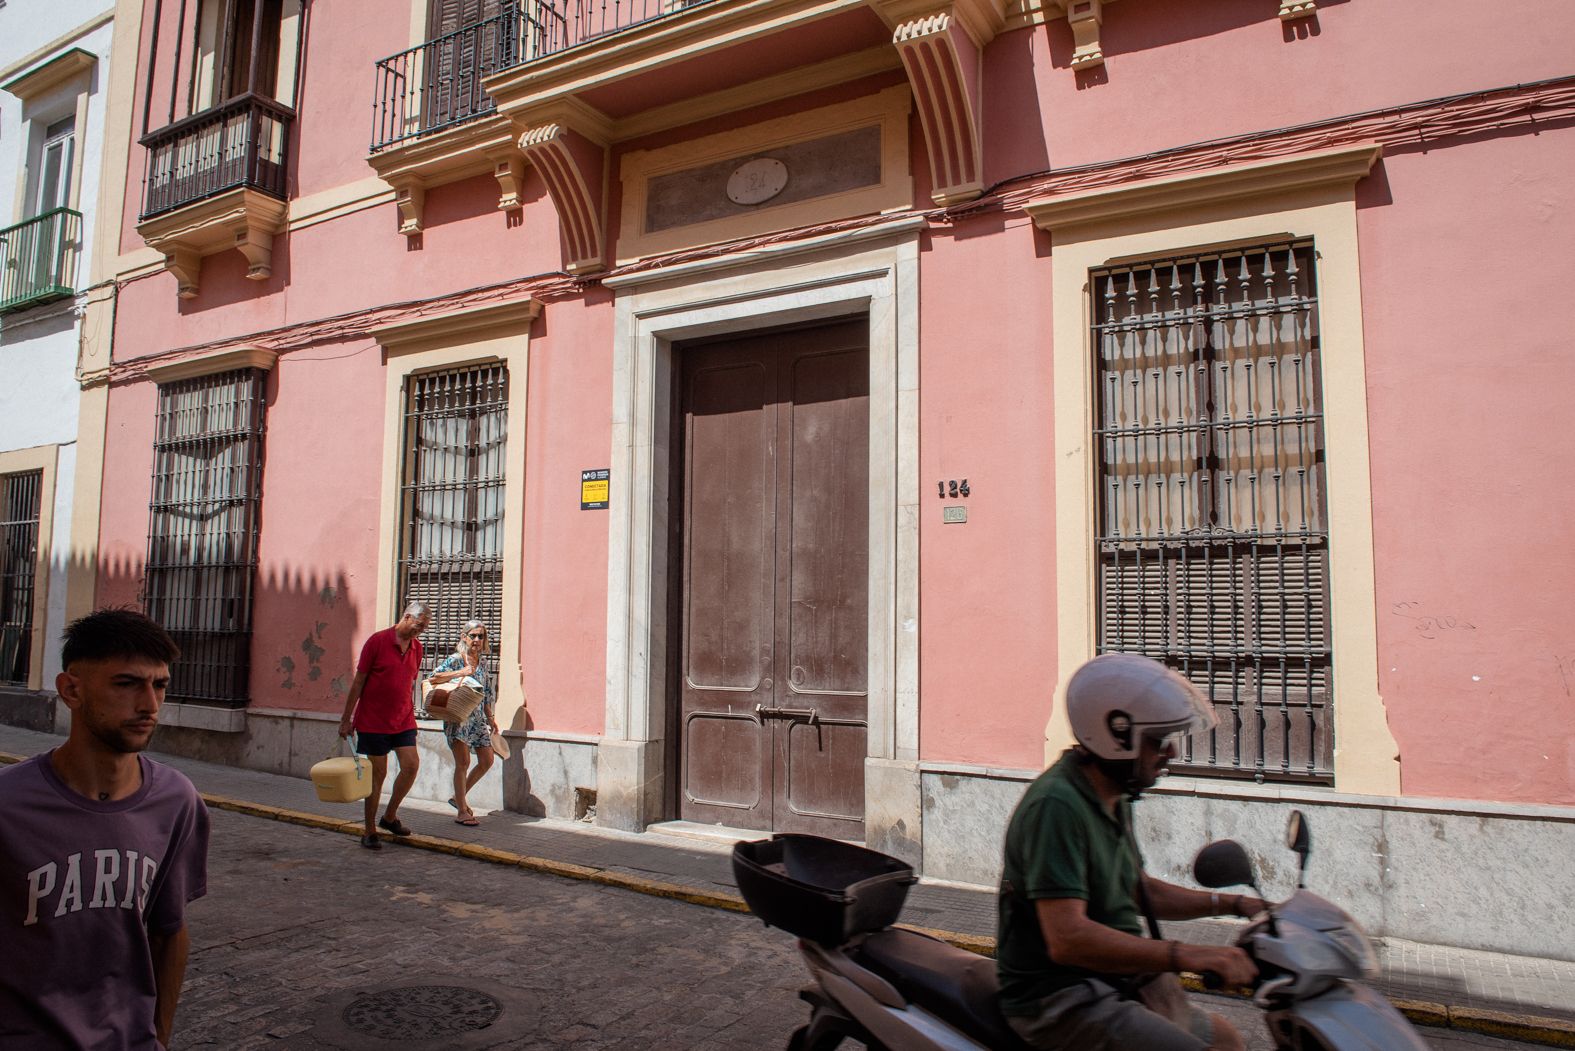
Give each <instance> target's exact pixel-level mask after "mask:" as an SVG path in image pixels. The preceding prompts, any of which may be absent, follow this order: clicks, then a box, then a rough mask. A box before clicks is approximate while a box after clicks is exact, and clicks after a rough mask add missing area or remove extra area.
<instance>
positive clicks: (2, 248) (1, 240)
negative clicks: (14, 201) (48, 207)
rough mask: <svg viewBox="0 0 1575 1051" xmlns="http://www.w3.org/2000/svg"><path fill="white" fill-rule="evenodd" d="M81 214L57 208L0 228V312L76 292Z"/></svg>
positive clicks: (80, 242) (24, 307)
mask: <svg viewBox="0 0 1575 1051" xmlns="http://www.w3.org/2000/svg"><path fill="white" fill-rule="evenodd" d="M81 250H82V213H81V212H73V211H72V210H71V209H69V208H56V209H53V210H52V211H48V212H45V213H44V214H43V215H39V216H34V217H33V218H32V219H28V220H26V221H25V222H20V223H17V224H16V225H15V226H8V227H6V228H5V229H4V230H0V265H3V267H4V269H3V270H0V314H6V313H10V312H11V311H13V310H26V309H27V308H28V307H31V306H37V305H38V304H40V303H48V302H49V301H50V300H54V299H64V298H66V297H67V296H71V295H74V294H75V293H76V270H77V256H78V255H79V254H81Z"/></svg>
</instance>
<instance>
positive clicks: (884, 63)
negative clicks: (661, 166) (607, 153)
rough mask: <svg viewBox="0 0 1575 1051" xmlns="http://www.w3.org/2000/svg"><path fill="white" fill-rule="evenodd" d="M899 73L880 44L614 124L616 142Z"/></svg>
mask: <svg viewBox="0 0 1575 1051" xmlns="http://www.w3.org/2000/svg"><path fill="white" fill-rule="evenodd" d="M901 68H902V56H901V55H899V54H897V50H896V49H895V48H893V47H892V46H891V45H889V44H881V45H879V46H878V47H872V48H866V49H865V50H863V51H855V52H853V53H851V54H847V55H839V56H837V57H836V58H832V59H827V60H826V61H825V62H817V63H815V64H814V65H812V66H801V67H800V68H798V69H792V70H788V71H787V72H786V73H779V74H777V75H776V76H771V77H762V78H761V79H759V80H752V81H750V82H749V83H747V84H740V85H739V86H738V87H736V88H728V89H726V90H724V91H713V92H712V93H710V94H709V95H697V96H696V97H694V98H691V99H684V100H683V101H682V102H673V103H669V104H668V105H666V106H658V107H656V108H655V109H648V110H643V111H641V112H639V113H636V114H633V115H631V116H628V117H623V118H621V119H619V120H615V121H613V125H612V137H613V139H614V140H615V141H621V140H624V139H634V138H639V137H640V136H643V135H650V134H653V133H655V132H658V131H666V130H667V129H669V128H679V127H683V126H684V125H685V124H694V123H696V122H698V121H702V120H708V119H710V118H712V117H720V116H722V115H724V114H727V113H736V112H738V111H739V110H744V109H750V108H752V107H755V106H762V105H765V104H766V103H768V102H776V101H778V100H779V99H786V98H793V97H795V96H797V95H804V94H807V93H809V92H811V91H819V90H821V89H823V88H829V87H835V86H836V85H838V84H847V83H849V82H851V81H855V80H862V79H864V78H865V77H872V76H875V75H877V74H880V73H887V72H891V71H893V70H898V69H901Z"/></svg>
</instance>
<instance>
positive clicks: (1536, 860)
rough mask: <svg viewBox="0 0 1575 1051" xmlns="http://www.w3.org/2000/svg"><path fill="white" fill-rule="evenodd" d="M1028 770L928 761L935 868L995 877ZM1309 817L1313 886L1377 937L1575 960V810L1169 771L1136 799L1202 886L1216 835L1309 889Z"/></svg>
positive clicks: (1164, 866) (937, 873)
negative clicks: (1304, 862) (1291, 826)
mask: <svg viewBox="0 0 1575 1051" xmlns="http://www.w3.org/2000/svg"><path fill="white" fill-rule="evenodd" d="M1027 781H1028V775H1026V774H1024V773H1022V772H1008V771H990V770H984V769H980V768H973V769H968V768H961V767H952V768H941V767H939V766H937V765H936V764H926V765H925V768H924V772H923V777H922V792H923V800H924V874H925V876H926V877H929V878H932V879H944V880H952V881H956V882H961V883H973V884H978V885H981V886H986V887H993V886H995V884H996V882H997V881H998V880H999V878H1000V859H1001V844H1002V838H1003V836H1004V835H1005V831H1006V822H1007V820H1008V819H1009V818H1010V817H1011V813H1012V809H1013V808H1014V807H1015V806H1016V805H1017V801H1018V799H1019V798H1020V797H1021V796H1022V793H1023V790H1024V789H1025V788H1026V787H1027ZM1293 809H1300V810H1301V811H1302V812H1303V813H1304V814H1306V815H1307V819H1308V824H1309V826H1310V828H1311V829H1312V845H1313V849H1312V860H1311V862H1310V863H1309V864H1308V867H1307V887H1308V889H1310V890H1312V891H1314V892H1315V893H1317V894H1321V895H1323V896H1324V897H1326V898H1328V899H1330V900H1331V901H1334V902H1336V903H1338V904H1339V905H1341V906H1342V907H1344V908H1345V909H1347V910H1348V911H1350V912H1351V914H1352V915H1354V916H1355V917H1356V918H1357V919H1358V920H1360V921H1361V923H1362V924H1363V926H1364V927H1366V928H1367V931H1368V933H1369V934H1372V935H1375V936H1380V937H1382V936H1388V937H1395V938H1405V939H1408V940H1411V941H1418V942H1428V943H1432V944H1436V945H1452V946H1458V947H1461V948H1469V949H1487V950H1491V951H1495V952H1508V953H1517V954H1521V955H1529V956H1542V957H1550V958H1553V959H1561V960H1575V940H1572V939H1571V938H1570V935H1569V925H1568V923H1567V922H1565V917H1566V916H1567V915H1568V903H1569V902H1570V901H1575V866H1571V865H1570V864H1569V859H1570V858H1572V857H1575V808H1571V807H1543V806H1532V805H1524V806H1521V805H1506V804H1495V803H1477V802H1472V801H1462V800H1443V799H1423V798H1417V797H1408V796H1403V797H1379V796H1354V795H1344V794H1341V793H1337V792H1330V791H1320V790H1317V789H1307V788H1276V787H1273V786H1268V785H1252V784H1237V783H1219V782H1206V781H1201V780H1196V779H1189V778H1170V779H1167V780H1166V781H1165V782H1164V783H1163V784H1162V786H1161V787H1160V788H1157V789H1155V790H1154V791H1152V792H1150V793H1149V794H1148V795H1147V796H1145V797H1144V798H1143V799H1142V800H1141V801H1139V803H1138V804H1137V807H1136V809H1135V814H1136V818H1137V838H1138V844H1139V846H1140V847H1141V848H1142V850H1143V855H1144V860H1145V862H1146V865H1147V868H1148V871H1149V872H1152V873H1154V874H1155V875H1158V876H1160V877H1162V878H1165V879H1170V880H1174V881H1176V882H1185V883H1188V884H1190V882H1191V880H1190V873H1191V871H1192V858H1193V855H1194V854H1196V852H1197V850H1198V848H1199V847H1201V846H1203V845H1204V844H1205V843H1208V842H1209V841H1211V840H1215V839H1235V840H1237V841H1239V842H1240V843H1241V844H1242V845H1243V846H1244V847H1246V848H1247V850H1248V852H1249V853H1250V854H1251V855H1252V857H1253V860H1254V863H1255V864H1256V866H1257V870H1258V873H1259V879H1260V882H1261V883H1262V885H1263V889H1264V892H1265V894H1266V896H1268V897H1270V898H1278V897H1284V896H1286V895H1288V894H1289V893H1290V892H1291V890H1293V889H1294V888H1295V886H1296V856H1295V855H1294V854H1292V853H1291V852H1290V851H1289V850H1287V849H1285V847H1284V845H1283V844H1284V835H1285V820H1286V816H1287V815H1288V814H1289V813H1290V811H1291V810H1293Z"/></svg>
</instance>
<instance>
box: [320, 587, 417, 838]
mask: <svg viewBox="0 0 1575 1051" xmlns="http://www.w3.org/2000/svg"><path fill="white" fill-rule="evenodd" d="M430 623H432V611H431V610H430V609H428V608H427V605H426V603H424V602H411V603H410V604H409V605H408V606H406V607H405V612H404V615H403V616H401V617H400V618H399V623H398V624H395V625H394V626H393V627H392V628H384V629H383V630H382V631H379V632H376V633H374V634H373V635H372V637H371V638H369V639H367V640H366V645H364V646H362V647H361V659H360V660H359V661H357V662H356V666H355V681H354V682H352V683H351V684H350V695H349V696H348V697H346V698H345V715H344V718H343V719H341V720H339V736H340V737H349V736H350V730H351V728H352V727H354V728H355V743H356V750H357V751H358V752H361V753H362V754H363V755H365V756H366V757H367V758H368V759H369V760H371V763H372V794H371V795H369V796H367V797H366V833H365V834H364V835H363V836H362V837H361V845H362V846H363V847H366V848H367V849H369V850H381V849H382V848H383V842H382V840H381V839H379V838H378V834H377V830H378V827H379V826H381V827H382V828H386V829H387V830H388V831H390V832H392V833H393V834H394V835H396V836H408V835H410V829H408V828H406V827H405V823H404V822H402V821H400V820H399V804H400V803H402V802H404V800H405V793H407V792H409V791H410V786H411V785H414V784H415V783H416V771H417V770H418V769H420V767H421V759H420V756H419V755H417V753H416V710H415V705H414V703H413V701H412V695H413V693H414V691H415V686H416V676H417V674H419V673H420V670H421V640H420V639H418V638H417V636H418V635H420V634H421V633H422V632H423V631H426V630H427V625H428V624H430ZM352 716H353V717H354V718H352ZM389 752H393V753H394V754H395V755H397V756H398V757H399V776H398V777H396V778H394V787H393V789H391V790H390V791H389V793H388V809H387V810H385V811H383V816H382V818H381V819H379V818H378V817H377V804H378V800H379V799H380V798H381V796H382V794H383V778H384V777H385V776H387V774H388V753H389Z"/></svg>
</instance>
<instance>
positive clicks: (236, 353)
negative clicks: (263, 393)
mask: <svg viewBox="0 0 1575 1051" xmlns="http://www.w3.org/2000/svg"><path fill="white" fill-rule="evenodd" d="M278 360H279V355H278V353H277V352H275V351H272V350H264V349H263V348H261V347H243V348H241V349H240V350H218V351H211V352H209V353H206V354H198V355H197V356H195V357H190V358H183V359H182V360H180V361H174V362H171V363H170V364H168V365H155V366H153V367H152V368H150V369H148V371H147V377H148V379H150V380H152V381H153V382H154V383H174V382H175V381H176V380H189V379H194V378H196V377H197V376H212V375H214V374H215V373H219V372H229V371H231V370H232V369H262V370H263V371H264V372H267V371H269V370H271V369H272V368H273V366H274V362H276V361H278Z"/></svg>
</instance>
